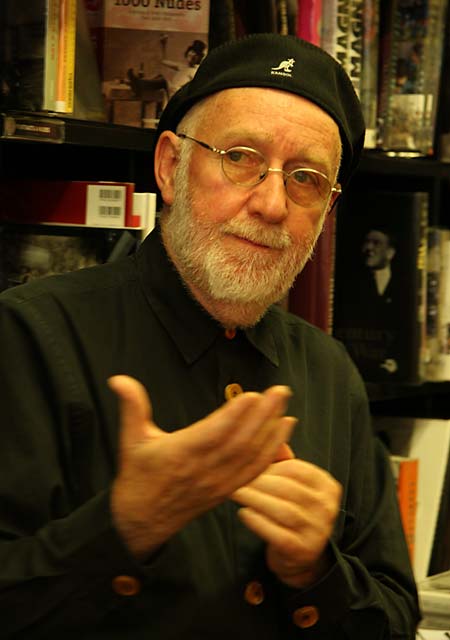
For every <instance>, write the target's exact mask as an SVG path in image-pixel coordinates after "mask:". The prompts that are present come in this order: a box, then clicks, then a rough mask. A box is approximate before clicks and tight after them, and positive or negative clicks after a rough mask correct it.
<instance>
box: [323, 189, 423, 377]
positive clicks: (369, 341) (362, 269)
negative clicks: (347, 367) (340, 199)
mask: <svg viewBox="0 0 450 640" xmlns="http://www.w3.org/2000/svg"><path fill="white" fill-rule="evenodd" d="M355 202H356V199H355V198H354V199H353V201H352V203H353V204H354V203H355ZM361 209H362V205H361V207H360V208H357V209H356V210H355V211H358V215H359V212H360V210H361ZM383 215H384V214H383V212H381V211H379V212H376V213H375V218H377V217H378V218H381V217H382V216H383ZM366 216H367V217H369V216H370V212H368V211H367V210H366ZM347 222H349V223H351V222H352V220H351V219H350V218H349V219H348V221H347ZM342 229H343V233H344V232H345V225H343V226H342ZM396 235H397V234H394V233H393V231H392V229H391V228H390V226H389V225H388V224H387V223H386V222H383V220H382V219H379V220H372V221H371V223H370V224H368V226H367V227H366V228H365V229H364V230H363V231H362V232H361V233H360V234H359V235H358V241H357V243H356V244H357V246H356V249H354V250H353V256H349V261H348V264H345V266H343V267H342V271H341V273H340V275H338V277H337V278H336V280H337V286H336V297H335V300H336V305H335V335H336V337H337V338H339V339H340V340H342V341H343V342H344V344H346V346H347V349H348V351H349V353H350V355H351V356H352V358H353V360H354V362H355V363H356V364H357V366H358V368H359V370H360V372H361V374H362V375H363V377H364V379H365V380H366V381H368V382H384V381H395V380H399V379H400V380H401V379H405V375H406V373H405V372H406V371H407V370H408V366H410V367H411V370H413V369H414V366H413V365H412V364H411V365H409V363H410V362H413V361H414V356H413V353H412V349H411V343H410V339H411V334H410V332H409V331H408V330H407V328H408V323H407V322H406V323H405V313H407V310H408V309H410V310H411V314H412V315H414V308H415V307H414V301H413V300H411V287H405V282H404V278H402V273H401V269H400V268H399V267H401V265H399V264H397V263H396V262H397V260H398V254H397V239H396ZM345 253H347V252H346V251H345V249H343V248H342V247H341V255H342V257H344V254H345ZM348 253H350V252H348ZM345 257H347V256H345ZM412 261H414V259H413V258H412ZM342 264H344V263H342ZM414 268H415V267H414ZM411 304H412V308H411Z"/></svg>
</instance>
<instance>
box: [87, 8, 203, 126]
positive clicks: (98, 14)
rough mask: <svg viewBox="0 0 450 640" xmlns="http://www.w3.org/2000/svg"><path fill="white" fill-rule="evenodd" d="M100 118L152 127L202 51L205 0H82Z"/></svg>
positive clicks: (190, 74)
mask: <svg viewBox="0 0 450 640" xmlns="http://www.w3.org/2000/svg"><path fill="white" fill-rule="evenodd" d="M83 2H84V4H85V7H86V13H87V19H88V24H89V28H90V33H91V39H92V42H93V45H94V48H95V50H96V55H97V59H98V67H99V74H100V80H101V86H102V93H103V98H104V103H105V109H106V118H107V120H108V121H109V122H113V123H115V124H125V125H130V126H136V127H146V128H155V127H156V126H157V122H158V119H159V116H160V114H161V111H162V109H163V108H164V107H165V105H166V104H167V101H168V99H169V98H170V97H171V96H172V95H173V94H174V93H175V92H176V91H177V90H178V89H179V88H180V87H181V86H183V85H184V84H185V83H186V82H188V81H189V80H191V79H192V78H193V77H194V75H195V73H196V70H197V68H198V66H199V64H200V62H201V61H202V60H203V58H204V57H205V55H206V53H207V50H208V32H209V9H210V6H209V0H191V1H189V2H185V1H183V2H177V1H175V0H170V1H168V0H167V1H163V0H158V1H157V2H148V1H147V0H145V1H142V0H140V1H136V2H134V1H133V2H130V1H129V0H98V2H95V3H93V2H90V1H89V0H83Z"/></svg>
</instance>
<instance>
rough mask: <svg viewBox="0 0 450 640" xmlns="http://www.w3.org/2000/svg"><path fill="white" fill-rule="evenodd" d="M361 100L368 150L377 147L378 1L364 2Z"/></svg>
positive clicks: (365, 144) (366, 0) (369, 0)
mask: <svg viewBox="0 0 450 640" xmlns="http://www.w3.org/2000/svg"><path fill="white" fill-rule="evenodd" d="M362 19H363V25H362V28H363V36H362V64H361V84H360V99H361V107H362V111H363V114H364V120H365V122H366V137H365V140H364V146H365V148H366V149H375V148H376V146H377V139H378V134H377V128H378V127H377V105H378V56H379V26H380V11H379V4H378V0H364V3H363V12H362Z"/></svg>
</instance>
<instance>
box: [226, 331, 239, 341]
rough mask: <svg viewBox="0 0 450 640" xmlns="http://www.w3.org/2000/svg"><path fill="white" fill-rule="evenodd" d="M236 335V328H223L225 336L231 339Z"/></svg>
mask: <svg viewBox="0 0 450 640" xmlns="http://www.w3.org/2000/svg"><path fill="white" fill-rule="evenodd" d="M235 337H236V329H225V338H228V340H233V338H235Z"/></svg>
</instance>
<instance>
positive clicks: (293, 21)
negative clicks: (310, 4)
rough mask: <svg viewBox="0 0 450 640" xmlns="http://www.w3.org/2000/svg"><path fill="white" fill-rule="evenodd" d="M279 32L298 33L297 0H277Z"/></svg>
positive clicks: (284, 33)
mask: <svg viewBox="0 0 450 640" xmlns="http://www.w3.org/2000/svg"><path fill="white" fill-rule="evenodd" d="M276 7H277V33H279V34H281V35H283V36H286V35H296V33H297V15H298V1H297V0H277V3H276Z"/></svg>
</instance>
